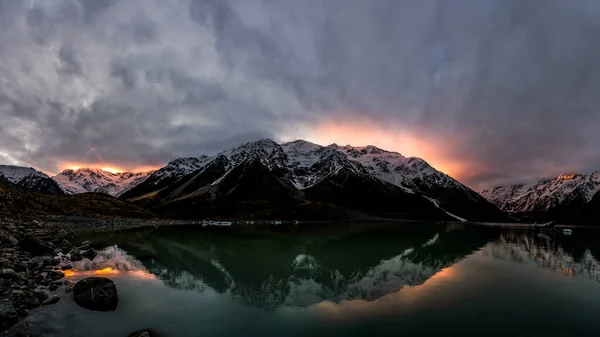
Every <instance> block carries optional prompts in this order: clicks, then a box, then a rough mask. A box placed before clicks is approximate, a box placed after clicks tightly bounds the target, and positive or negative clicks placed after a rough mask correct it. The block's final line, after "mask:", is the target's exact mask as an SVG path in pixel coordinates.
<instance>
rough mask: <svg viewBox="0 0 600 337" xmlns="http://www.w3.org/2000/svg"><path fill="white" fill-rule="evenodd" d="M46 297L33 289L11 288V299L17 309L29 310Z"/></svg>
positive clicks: (37, 305)
mask: <svg viewBox="0 0 600 337" xmlns="http://www.w3.org/2000/svg"><path fill="white" fill-rule="evenodd" d="M46 298H47V296H46ZM46 298H42V296H40V295H39V294H38V293H36V292H35V291H33V290H25V291H23V290H13V291H12V294H11V299H12V301H13V303H14V305H15V306H16V307H17V309H27V310H29V309H33V308H37V307H39V306H40V304H41V302H42V301H44V300H46Z"/></svg>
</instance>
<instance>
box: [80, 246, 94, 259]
mask: <svg viewBox="0 0 600 337" xmlns="http://www.w3.org/2000/svg"><path fill="white" fill-rule="evenodd" d="M96 255H98V253H96V251H95V250H94V249H93V248H90V249H88V250H86V251H83V252H81V256H83V257H85V258H86V259H90V260H93V259H94V258H96Z"/></svg>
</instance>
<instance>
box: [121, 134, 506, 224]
mask: <svg viewBox="0 0 600 337" xmlns="http://www.w3.org/2000/svg"><path fill="white" fill-rule="evenodd" d="M120 198H121V199H125V200H129V201H132V202H136V203H139V204H143V205H146V206H148V207H154V208H155V209H156V210H157V212H161V213H163V214H166V215H168V216H174V217H237V216H240V217H254V218H261V217H262V218H275V217H280V218H290V219H296V218H298V219H305V218H316V219H322V220H326V219H330V218H335V219H337V218H348V217H360V218H365V217H379V218H414V219H452V220H461V221H464V220H465V219H468V220H489V221H509V220H510V219H509V218H508V217H507V216H506V215H505V214H503V213H502V212H501V211H500V210H499V209H498V208H497V207H496V206H494V205H492V204H491V203H489V202H488V201H486V200H485V199H484V198H483V197H481V196H480V195H478V194H477V193H476V192H474V191H472V190H470V189H469V188H467V187H465V186H464V185H462V184H460V183H459V182H457V181H456V180H454V179H452V178H450V177H449V176H447V175H445V174H443V173H441V172H439V171H437V170H435V169H434V168H432V167H431V166H430V165H429V164H427V163H426V162H425V161H424V160H422V159H419V158H405V157H403V156H401V155H400V154H398V153H394V152H389V151H384V150H381V149H378V148H375V147H373V146H368V147H360V148H359V147H350V146H344V147H341V146H337V145H335V144H333V145H330V146H320V145H316V144H312V143H309V142H306V141H303V140H298V141H294V142H289V143H284V144H281V145H280V144H277V143H276V142H274V141H273V140H271V139H264V140H260V141H256V142H250V143H247V144H244V145H242V146H239V147H236V148H234V149H230V150H227V151H223V152H221V153H219V154H217V155H215V156H202V157H199V158H181V159H178V160H175V161H172V162H170V163H169V164H168V165H167V166H165V167H164V168H162V169H160V170H158V171H156V172H154V173H152V174H151V175H150V176H149V177H148V178H147V179H146V180H145V181H144V182H142V183H140V184H138V185H137V186H135V187H133V188H131V189H130V190H129V191H127V192H125V193H123V194H122V195H121V197H120Z"/></svg>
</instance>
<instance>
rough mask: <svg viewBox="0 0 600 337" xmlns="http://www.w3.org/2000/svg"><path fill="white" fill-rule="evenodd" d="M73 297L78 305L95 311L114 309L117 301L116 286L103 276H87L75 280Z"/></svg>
mask: <svg viewBox="0 0 600 337" xmlns="http://www.w3.org/2000/svg"><path fill="white" fill-rule="evenodd" d="M73 298H74V299H75V303H77V304H78V305H79V306H81V307H84V308H86V309H90V310H96V311H110V310H115V309H116V308H117V303H118V302H119V297H118V296H117V287H116V286H115V284H114V282H113V281H111V280H110V279H107V278H105V277H88V278H86V279H83V280H81V281H79V282H77V283H76V284H75V287H73Z"/></svg>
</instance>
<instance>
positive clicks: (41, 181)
mask: <svg viewBox="0 0 600 337" xmlns="http://www.w3.org/2000/svg"><path fill="white" fill-rule="evenodd" d="M0 176H3V177H5V178H6V179H7V180H8V181H9V182H11V183H13V184H16V185H17V186H20V187H21V188H23V189H25V190H27V191H31V192H42V193H49V194H64V192H63V191H62V189H61V188H60V187H59V186H58V185H57V184H56V183H55V182H54V181H53V180H52V179H50V177H48V176H47V175H45V174H44V173H42V172H40V171H37V170H35V169H34V168H32V167H23V166H14V165H0Z"/></svg>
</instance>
